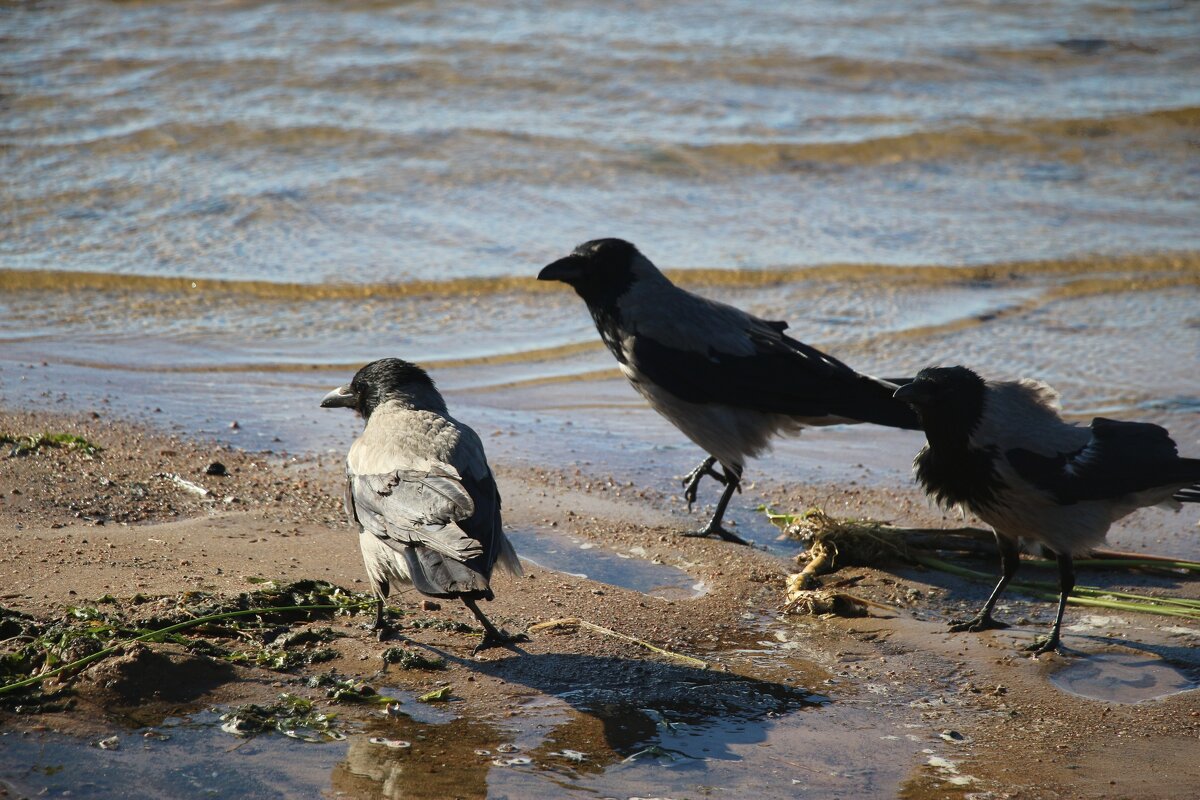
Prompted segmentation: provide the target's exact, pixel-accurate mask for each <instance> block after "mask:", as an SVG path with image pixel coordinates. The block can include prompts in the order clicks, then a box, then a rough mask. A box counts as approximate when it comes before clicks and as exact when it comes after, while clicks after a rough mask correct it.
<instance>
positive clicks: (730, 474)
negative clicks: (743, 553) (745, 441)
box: [683, 464, 750, 545]
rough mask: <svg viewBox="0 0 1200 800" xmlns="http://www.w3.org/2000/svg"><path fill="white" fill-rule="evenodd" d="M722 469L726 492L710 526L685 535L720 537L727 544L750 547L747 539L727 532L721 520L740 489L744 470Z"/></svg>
mask: <svg viewBox="0 0 1200 800" xmlns="http://www.w3.org/2000/svg"><path fill="white" fill-rule="evenodd" d="M721 469H723V470H724V471H725V491H724V492H722V493H721V499H720V500H719V501H718V502H717V510H716V511H714V512H713V515H712V519H710V520H709V521H708V524H707V525H705V526H704V527H703V528H701V529H700V530H698V531H688V532H687V533H685V534H683V535H684V536H696V537H706V536H720V537H721V538H722V539H724V540H725V541H727V542H734V543H736V544H745V545H748V544H750V543H749V542H747V541H746V540H745V539H743V538H742V537H740V536H738V535H737V534H736V533H731V532H729V531H727V530H725V528H724V526H722V525H721V519H722V517H724V516H725V509H726V507H728V506H729V499H730V498H731V497H733V492H734V490H735V489H738V488H740V484H741V481H742V468H741V467H740V466H734V467H732V468H731V467H726V466H725V465H724V464H722V465H721Z"/></svg>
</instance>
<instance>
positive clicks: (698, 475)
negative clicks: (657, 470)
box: [683, 456, 727, 511]
mask: <svg viewBox="0 0 1200 800" xmlns="http://www.w3.org/2000/svg"><path fill="white" fill-rule="evenodd" d="M715 463H717V458H716V456H709V457H708V458H706V459H704V460H703V461H701V462H700V466H698V467H696V468H695V469H694V470H692V471H691V472H689V473H688V474H687V477H685V478H684V479H683V499H684V500H687V506H688V511H691V510H692V504H693V503H695V502H696V490H697V489H698V488H699V487H700V480H701V479H702V478H703V477H704V476H705V475H710V476H712V477H714V478H716V479H717V480H718V481H720V482H721V483H722V484H724V483H726V482H727V481H726V480H725V476H724V475H722V474H721V473H719V472H717V471H716V470H715V469H713V464H715Z"/></svg>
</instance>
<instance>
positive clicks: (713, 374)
mask: <svg viewBox="0 0 1200 800" xmlns="http://www.w3.org/2000/svg"><path fill="white" fill-rule="evenodd" d="M538 280H543V281H561V282H563V283H566V284H568V285H569V286H571V287H572V288H574V289H575V291H576V292H577V293H578V294H579V296H580V297H582V298H583V300H584V302H585V303H587V307H588V311H590V312H591V314H592V319H593V320H595V323H596V328H597V329H598V330H599V331H600V338H601V339H603V340H604V343H605V344H606V345H607V346H608V349H609V350H610V351H612V354H613V355H614V356H616V359H617V362H618V363H619V364H620V368H621V372H623V373H624V374H625V377H626V378H628V379H629V382H630V383H632V384H633V388H635V389H637V391H638V392H639V393H641V395H642V396H643V397H645V398H646V400H647V401H649V403H650V405H651V407H653V408H654V410H655V411H657V412H658V413H660V414H662V415H663V416H664V417H666V418H667V419H668V420H669V421H670V422H671V423H672V424H673V425H674V426H675V427H676V428H679V430H680V431H682V432H683V434H684V435H685V436H687V437H688V438H689V439H691V440H692V441H693V442H694V443H696V444H697V445H698V446H699V447H700V448H701V449H702V450H704V451H705V452H707V453H708V454H709V455H708V458H706V459H705V460H704V461H703V462H701V463H700V465H699V466H698V467H696V469H695V470H693V471H692V472H691V474H689V475H688V476H687V478H686V479H685V480H684V486H685V490H684V498H685V499H686V500H687V502H688V508H689V509H690V508H691V506H692V503H693V502H695V500H696V488H697V486H698V485H699V483H700V480H701V479H702V478H703V477H704V476H705V475H710V476H712V477H713V478H715V479H716V480H717V481H718V482H720V483H723V484H724V485H725V491H724V492H723V493H722V494H721V499H720V501H719V502H718V503H717V509H716V511H715V513H714V514H713V516H712V519H710V520H709V521H708V524H707V525H705V526H704V528H702V529H701V530H699V531H696V532H694V533H690V534H685V535H690V536H711V535H714V534H715V535H717V536H720V537H721V538H723V539H726V540H728V541H731V542H738V543H740V544H746V542H745V541H743V540H742V539H741V538H740V537H738V536H736V535H734V534H733V533H730V532H729V531H727V530H725V528H724V527H722V525H721V519H722V517H723V516H724V514H725V508H726V506H728V505H729V500H730V498H731V497H732V496H733V492H734V490H735V489H737V488H738V486H739V483H740V481H741V477H742V470H743V468H744V467H745V463H746V459H747V458H749V457H751V456H757V455H759V454H761V453H762V452H764V451H765V450H767V449H768V448H769V447H770V443H771V440H772V438H774V437H775V436H776V435H777V434H794V433H798V432H799V431H800V429H801V428H803V427H804V426H806V425H840V424H844V423H852V422H874V423H877V424H879V425H888V426H892V427H896V428H909V429H917V428H919V427H920V426H919V424H918V422H917V418H916V416H915V415H914V414H913V412H912V410H911V409H909V408H908V407H907V406H906V405H905V404H904V403H901V402H897V401H896V400H895V399H894V398H893V397H892V394H893V392H895V390H896V386H897V382H891V381H887V380H883V379H880V378H873V377H871V376H869V375H863V374H861V373H859V372H855V371H854V370H852V369H851V368H850V367H848V366H846V365H845V364H843V363H842V362H840V361H838V360H837V359H835V358H833V357H831V356H828V355H826V354H825V353H822V352H820V351H819V350H816V349H815V348H812V347H809V346H808V345H806V344H803V343H801V342H798V341H796V340H795V339H792V338H791V337H789V336H787V335H786V334H785V333H784V330H786V329H787V323H786V322H769V321H767V320H763V319H759V318H758V317H755V316H753V315H751V314H747V313H746V312H745V311H741V310H739V309H737V308H734V307H733V306H729V305H726V304H724V303H719V302H716V301H715V300H708V299H706V298H703V297H699V296H698V295H694V294H692V293H691V292H688V291H685V290H683V289H680V288H679V287H678V286H676V285H675V284H673V283H671V281H670V280H669V279H668V278H667V277H666V276H665V275H663V274H662V273H661V272H660V271H659V270H658V268H657V267H655V266H654V264H652V263H650V260H649V259H647V258H646V257H645V256H643V255H642V254H641V253H640V252H638V249H637V248H636V247H634V246H633V245H632V244H630V243H629V242H626V241H623V240H621V239H596V240H594V241H590V242H585V243H583V244H581V245H579V247H577V248H575V250H574V252H572V253H571V254H570V255H569V256H567V257H566V258H562V259H559V260H558V261H555V262H554V263H553V264H550V265H549V266H547V267H545V268H544V269H543V270H542V271H541V273H540V274H539V275H538ZM718 462H719V463H720V465H721V470H722V473H723V474H721V473H718V472H717V471H716V470H715V469H713V465H714V464H716V463H718Z"/></svg>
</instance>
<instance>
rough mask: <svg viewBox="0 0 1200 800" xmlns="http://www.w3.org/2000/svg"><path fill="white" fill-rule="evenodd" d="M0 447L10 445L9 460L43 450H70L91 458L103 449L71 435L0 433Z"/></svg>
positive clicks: (80, 437)
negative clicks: (16, 434)
mask: <svg viewBox="0 0 1200 800" xmlns="http://www.w3.org/2000/svg"><path fill="white" fill-rule="evenodd" d="M0 445H12V447H10V448H9V451H8V456H9V458H17V457H21V456H28V455H33V454H34V453H37V452H38V451H40V450H43V449H60V450H72V451H75V452H79V453H82V454H83V455H84V456H85V457H86V458H92V457H94V456H95V455H96V454H97V453H99V452H101V451H102V450H103V449H104V448H103V447H101V446H100V445H98V444H94V443H93V442H89V441H88V440H87V439H84V438H83V437H82V436H76V435H75V434H73V433H35V434H33V435H31V436H14V435H12V434H8V433H0Z"/></svg>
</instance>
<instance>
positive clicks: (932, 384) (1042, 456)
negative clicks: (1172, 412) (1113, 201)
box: [896, 367, 1200, 654]
mask: <svg viewBox="0 0 1200 800" xmlns="http://www.w3.org/2000/svg"><path fill="white" fill-rule="evenodd" d="M896 397H898V398H900V399H901V400H904V401H905V402H907V403H909V404H910V405H912V407H913V408H914V409H915V410H916V412H917V415H918V416H919V417H920V418H921V424H922V426H923V427H924V428H925V435H926V438H927V439H928V444H927V445H926V447H925V448H924V449H923V450H921V452H920V453H919V454H918V455H917V457H916V459H915V460H914V462H913V467H914V470H915V472H916V476H917V481H918V482H919V483H920V484H921V485H922V486H923V487H924V488H925V491H926V492H927V493H928V494H929V495H930V496H931V497H933V498H934V499H935V500H936V501H937V502H938V503H939V504H941V505H943V506H956V505H961V506H965V507H966V508H968V509H969V510H970V511H972V512H973V513H974V514H975V515H976V516H978V517H979V518H980V519H982V520H983V521H984V522H986V523H988V524H989V525H991V526H992V528H993V529H994V530H995V533H996V544H997V545H998V546H999V548H1000V564H1001V573H1002V574H1001V577H1000V582H999V583H997V584H996V588H995V589H994V590H993V591H992V594H991V596H990V597H989V598H988V599H987V602H986V603H984V605H983V608H982V609H980V611H979V613H978V614H977V615H976V616H975V617H974V618H973V619H970V620H967V621H965V622H956V623H954V624H953V625H951V630H955V631H982V630H987V629H989V628H1006V627H1008V626H1007V625H1006V624H1004V623H1002V622H998V621H996V620H995V619H993V618H992V609H993V608H994V607H995V605H996V600H997V598H999V597H1000V593H1001V592H1003V591H1004V587H1005V586H1007V585H1008V582H1009V581H1010V580H1012V576H1013V575H1014V574H1015V573H1016V571H1017V566H1018V563H1019V553H1018V549H1017V543H1018V541H1019V540H1020V539H1026V540H1028V541H1033V542H1038V543H1039V544H1041V545H1042V546H1044V547H1045V548H1047V549H1049V550H1050V551H1052V552H1053V553H1054V555H1055V558H1056V559H1057V561H1058V576H1059V590H1060V594H1059V599H1058V614H1057V616H1056V617H1055V618H1054V627H1053V628H1051V630H1050V636H1049V637H1048V638H1047V639H1046V640H1045V641H1044V642H1041V643H1038V644H1035V645H1034V649H1035V652H1036V653H1038V654H1040V653H1045V652H1049V651H1051V650H1055V649H1057V648H1058V645H1059V629H1060V628H1061V627H1062V618H1063V610H1064V608H1065V607H1066V603H1067V597H1068V596H1069V595H1070V594H1071V590H1072V589H1074V588H1075V572H1074V567H1073V565H1072V561H1071V557H1072V556H1074V555H1080V554H1084V553H1087V552H1088V551H1089V550H1091V549H1092V548H1093V547H1095V546H1097V545H1098V544H1100V543H1101V542H1102V541H1103V540H1104V536H1105V534H1106V533H1107V532H1108V529H1109V527H1110V526H1111V525H1112V523H1113V522H1115V521H1116V520H1118V519H1120V518H1121V517H1124V516H1126V515H1127V514H1131V513H1132V512H1134V511H1136V510H1137V509H1139V508H1143V507H1145V506H1153V505H1163V506H1166V507H1170V508H1175V509H1178V508H1179V507H1180V506H1179V504H1180V503H1188V502H1190V503H1197V502H1200V459H1195V458H1180V457H1179V455H1178V453H1177V451H1176V449H1175V442H1173V441H1172V440H1171V437H1170V436H1169V435H1168V434H1167V432H1166V431H1165V430H1164V429H1162V428H1160V427H1159V426H1158V425H1152V424H1150V423H1147V422H1120V421H1117V420H1111V419H1104V418H1103V417H1097V418H1095V419H1093V420H1092V423H1091V425H1090V426H1088V427H1086V428H1085V427H1082V426H1079V425H1072V424H1070V423H1067V422H1064V421H1063V420H1062V419H1061V418H1060V417H1059V416H1058V393H1057V392H1055V391H1054V390H1053V389H1052V388H1050V387H1049V386H1047V385H1046V384H1044V383H1041V382H1039V381H1033V380H1021V381H985V380H984V379H983V378H981V377H979V375H977V374H976V373H974V372H972V371H971V370H969V369H967V368H966V367H934V368H930V369H924V370H921V372H919V373H918V374H917V377H916V378H915V379H914V380H913V381H912V382H911V383H909V384H906V385H904V386H902V387H900V388H899V389H898V390H897V391H896Z"/></svg>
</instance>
